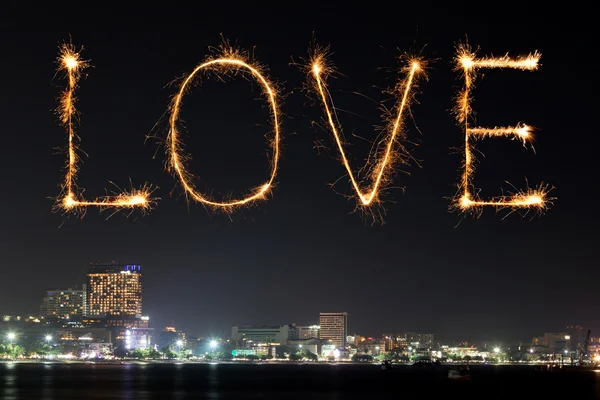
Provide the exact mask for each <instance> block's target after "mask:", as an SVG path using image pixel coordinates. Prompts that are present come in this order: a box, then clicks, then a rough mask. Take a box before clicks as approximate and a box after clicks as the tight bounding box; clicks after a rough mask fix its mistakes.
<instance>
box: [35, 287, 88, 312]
mask: <svg viewBox="0 0 600 400" xmlns="http://www.w3.org/2000/svg"><path fill="white" fill-rule="evenodd" d="M40 311H41V316H42V317H44V318H46V319H69V318H73V317H76V318H79V317H81V316H84V315H86V313H87V304H86V287H85V285H83V287H82V289H79V290H77V289H71V288H69V289H65V290H49V291H47V292H46V296H45V297H44V300H43V301H42V305H41V307H40Z"/></svg>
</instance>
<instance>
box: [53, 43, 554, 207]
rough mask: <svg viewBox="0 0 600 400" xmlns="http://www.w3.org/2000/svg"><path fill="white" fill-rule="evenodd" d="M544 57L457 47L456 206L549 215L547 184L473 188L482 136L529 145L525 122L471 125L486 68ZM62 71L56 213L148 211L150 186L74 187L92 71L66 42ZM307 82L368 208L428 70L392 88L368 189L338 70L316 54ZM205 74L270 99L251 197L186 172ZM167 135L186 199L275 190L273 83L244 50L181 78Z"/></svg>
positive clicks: (401, 151) (394, 158) (171, 163)
mask: <svg viewBox="0 0 600 400" xmlns="http://www.w3.org/2000/svg"><path fill="white" fill-rule="evenodd" d="M539 59H540V54H538V53H537V52H536V53H533V54H531V55H528V56H525V57H519V58H509V57H508V56H503V57H498V58H495V57H486V58H477V57H476V54H475V53H474V52H473V51H472V50H471V49H470V48H469V47H468V46H466V45H460V46H458V48H457V55H456V64H457V70H458V71H460V72H461V73H462V74H463V78H464V87H463V89H462V91H461V92H460V93H459V95H458V96H457V103H456V105H455V110H454V111H455V114H456V117H457V121H458V123H459V125H460V126H461V127H462V128H463V129H464V134H465V142H464V154H465V159H464V164H463V169H462V173H461V179H460V182H459V185H458V187H459V191H458V193H457V194H456V195H455V197H454V198H453V200H452V204H451V209H456V210H460V211H461V212H467V211H469V212H473V214H475V215H477V214H479V213H480V212H481V210H482V209H483V207H485V206H492V207H496V208H510V209H511V210H516V209H536V210H544V209H545V208H546V207H547V206H548V203H549V200H550V199H549V198H548V197H547V194H548V190H547V186H545V185H543V184H542V185H540V186H538V187H537V188H535V189H531V188H526V189H525V190H523V191H519V192H517V193H514V194H511V195H509V196H504V195H503V196H498V197H494V198H491V199H487V200H485V199H481V198H479V197H478V196H477V191H476V189H475V188H474V186H473V182H472V177H473V173H474V162H475V158H474V155H473V149H474V145H473V142H475V141H476V140H478V139H482V138H485V137H508V138H517V139H519V140H522V141H523V142H524V143H527V142H528V141H529V140H531V136H532V133H531V131H532V129H531V128H530V127H529V126H527V125H523V124H519V125H516V126H507V127H495V128H486V127H472V126H470V125H469V121H470V120H471V117H472V115H473V110H472V108H471V91H472V89H473V88H474V82H475V80H476V78H477V71H478V70H480V69H484V68H513V69H520V70H524V71H535V70H537V69H538V65H539ZM58 63H59V70H60V71H63V72H65V76H66V78H67V80H68V85H67V87H66V89H65V90H64V91H63V93H62V96H61V97H60V106H59V108H58V111H59V115H60V121H61V123H62V125H63V126H64V127H65V128H66V131H67V137H68V161H67V167H66V174H65V179H64V182H63V184H62V192H61V194H60V196H59V197H58V198H57V203H56V208H58V209H61V210H63V211H66V212H75V213H80V214H81V215H83V214H85V210H86V209H87V208H88V207H100V209H107V208H112V209H114V210H121V209H129V210H131V209H141V210H149V209H150V208H151V207H152V206H153V205H154V204H155V202H156V199H154V198H152V197H151V196H152V189H151V186H150V185H145V186H143V187H141V188H140V189H133V190H131V191H125V192H122V193H117V194H115V195H112V196H104V197H97V198H94V199H92V200H86V199H85V198H84V196H83V191H82V190H80V189H79V188H78V186H77V184H76V178H77V172H78V157H77V150H78V142H79V137H78V136H77V134H76V133H75V116H76V114H77V110H76V108H75V91H76V89H77V87H78V84H79V80H80V78H81V73H82V71H83V70H84V69H85V68H86V67H88V66H89V64H88V62H87V61H84V60H83V59H82V58H81V55H80V52H78V51H77V50H76V49H75V48H74V47H73V46H72V45H70V44H69V45H66V44H65V45H62V46H61V47H60V54H59V57H58ZM309 64H310V66H309V69H308V79H309V81H310V83H311V87H312V89H313V90H314V93H315V94H316V95H317V97H318V98H319V99H320V101H321V102H322V105H323V111H324V116H325V119H326V121H327V125H328V127H329V129H330V131H331V133H332V135H333V139H334V141H335V143H336V146H337V149H338V151H339V153H340V156H341V161H342V164H343V166H344V167H345V169H346V172H347V173H348V177H349V180H350V183H351V184H352V188H353V190H354V192H355V195H356V199H357V204H358V206H359V207H362V208H363V209H368V208H369V207H371V206H373V205H375V204H378V203H379V202H380V198H379V195H380V193H381V192H382V190H384V189H385V188H386V186H387V185H389V184H390V182H391V174H392V172H393V170H394V166H395V165H396V163H398V162H400V161H404V160H406V159H407V158H408V152H407V150H406V149H405V147H404V146H403V141H404V140H405V138H406V137H405V132H404V129H403V118H404V115H405V114H407V112H406V109H407V108H409V106H410V102H411V100H412V98H413V95H414V88H415V87H416V85H417V80H418V78H419V76H420V75H421V73H422V72H423V70H424V68H423V65H424V62H423V61H422V60H419V59H409V60H408V62H407V63H406V66H405V68H404V73H405V77H404V78H403V79H401V80H400V81H399V82H398V84H397V85H396V87H395V88H394V90H393V93H394V95H395V96H396V97H397V102H396V105H395V107H394V108H393V109H392V110H391V111H390V112H389V113H388V114H387V115H386V116H385V118H386V122H387V125H386V130H385V135H383V137H382V139H381V141H380V142H379V143H377V145H376V146H373V148H374V149H375V150H374V152H373V153H372V154H371V155H370V157H369V158H368V160H369V162H368V164H367V165H366V166H364V167H363V168H362V169H361V171H366V177H368V179H369V182H367V183H366V184H365V183H364V182H362V180H361V179H360V178H358V177H357V176H355V174H354V173H353V170H352V167H351V166H350V162H349V157H348V156H347V154H346V151H345V150H344V147H345V146H344V141H343V131H342V127H341V126H340V124H339V122H338V121H337V119H336V113H335V106H334V105H333V102H332V97H331V95H330V93H329V91H328V89H327V77H328V76H329V75H330V74H332V73H333V67H332V66H331V65H330V64H329V63H328V59H327V52H326V51H323V50H317V51H315V52H314V54H313V55H312V58H311V59H310V63H309ZM208 71H213V72H217V73H220V74H223V75H232V74H241V75H243V76H245V77H247V78H249V79H253V80H255V81H256V82H257V83H258V84H259V86H260V87H261V88H262V92H263V95H264V97H265V100H266V101H267V103H268V105H269V109H270V112H271V121H270V122H271V126H272V131H271V133H270V135H269V145H270V147H271V149H272V158H271V169H270V174H269V177H268V179H267V180H266V181H265V182H264V183H262V184H261V185H259V186H257V187H256V188H255V189H253V190H252V191H250V192H249V193H248V194H247V195H245V196H243V197H240V198H238V199H233V200H228V201H219V200H217V199H214V198H211V197H209V196H207V195H206V194H203V193H200V191H198V189H197V188H196V187H195V186H194V183H193V182H194V180H195V179H194V176H193V175H192V174H191V173H190V172H189V170H188V161H189V159H190V156H189V154H185V153H184V152H183V150H182V149H183V143H182V140H181V136H182V135H181V133H182V129H181V127H180V124H179V116H180V114H181V109H182V104H183V98H184V96H185V94H186V93H188V91H189V90H190V89H191V88H192V87H193V85H194V84H195V83H197V78H198V77H200V76H202V75H203V74H205V73H206V72H208ZM169 112H170V114H169V132H168V135H167V140H166V153H167V157H168V169H169V171H170V172H171V173H172V174H173V175H174V177H175V179H176V180H177V181H178V182H179V183H180V184H181V186H182V188H183V190H184V191H185V193H186V195H187V197H188V198H190V199H193V200H194V201H196V202H199V203H202V204H204V205H206V206H209V207H212V208H215V209H223V210H226V211H231V210H233V209H235V208H236V207H240V206H244V205H248V204H251V203H253V202H255V201H258V200H264V199H266V197H267V195H268V194H269V193H270V192H271V190H272V187H273V183H274V181H275V178H276V175H277V170H278V164H279V159H280V142H281V127H280V112H279V104H278V94H277V91H276V89H275V85H274V84H273V83H272V81H271V80H270V79H269V78H268V77H267V75H266V73H265V72H264V71H263V70H262V69H261V68H260V67H259V66H258V65H257V64H256V63H253V62H252V61H251V60H250V58H249V57H248V56H247V55H246V54H245V53H243V52H241V51H239V50H236V49H233V48H230V47H228V46H222V48H221V49H220V53H219V54H218V56H216V57H212V58H208V59H207V60H206V61H204V62H202V63H201V64H199V65H198V66H197V67H196V68H195V69H194V70H193V71H192V72H191V73H190V74H189V75H188V76H187V77H185V79H183V80H182V82H181V84H180V87H179V91H178V92H177V94H176V95H175V97H174V98H173V100H172V103H171V106H170V109H169Z"/></svg>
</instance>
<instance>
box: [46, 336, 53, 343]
mask: <svg viewBox="0 0 600 400" xmlns="http://www.w3.org/2000/svg"><path fill="white" fill-rule="evenodd" d="M51 340H52V335H46V342H48V343H50V341H51Z"/></svg>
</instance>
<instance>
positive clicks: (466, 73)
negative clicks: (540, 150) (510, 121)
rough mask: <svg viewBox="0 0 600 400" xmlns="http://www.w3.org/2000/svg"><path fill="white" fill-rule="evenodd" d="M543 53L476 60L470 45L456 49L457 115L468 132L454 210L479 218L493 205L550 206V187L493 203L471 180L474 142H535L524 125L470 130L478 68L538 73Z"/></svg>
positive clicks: (543, 207)
mask: <svg viewBox="0 0 600 400" xmlns="http://www.w3.org/2000/svg"><path fill="white" fill-rule="evenodd" d="M540 56H541V55H540V54H539V53H537V52H534V53H533V54H530V55H527V56H525V57H518V58H514V59H513V58H509V57H508V55H505V56H503V57H490V58H487V57H485V58H476V55H475V53H474V52H473V51H472V50H471V49H470V48H469V47H468V46H467V45H459V46H458V48H457V56H456V62H457V70H459V71H461V72H462V74H463V77H464V88H463V90H462V92H460V93H459V95H458V96H457V102H456V106H455V110H454V111H455V113H456V117H457V119H458V122H459V124H460V125H461V126H463V127H464V130H465V145H464V148H465V159H464V161H463V163H464V165H463V171H462V176H461V179H460V183H459V185H458V186H459V192H458V194H457V196H456V198H455V199H454V200H453V205H452V206H451V207H452V208H457V209H459V210H461V211H462V212H467V211H469V212H472V213H473V214H475V215H479V214H480V212H481V210H482V208H483V207H484V206H493V207H496V208H497V209H502V208H509V209H511V210H517V209H520V208H527V209H537V210H540V211H541V210H544V209H545V208H547V207H548V205H549V203H550V201H551V199H550V198H548V196H547V195H548V186H547V185H544V184H541V185H539V186H538V187H537V188H535V189H531V188H527V189H526V190H524V191H518V192H516V193H514V194H511V195H508V196H499V197H495V198H492V199H490V200H487V201H485V200H481V199H480V198H479V197H478V196H477V194H476V191H475V190H473V186H472V177H473V172H474V163H475V157H474V155H473V145H472V144H471V141H472V140H473V141H474V140H478V139H483V138H486V137H488V138H492V137H508V138H512V139H517V140H521V141H522V142H523V144H524V145H525V144H527V143H529V142H530V141H531V139H532V128H531V127H530V126H527V125H524V124H518V125H516V126H508V127H494V128H482V127H476V128H471V127H470V126H469V119H470V118H471V117H472V115H473V110H472V108H471V102H472V98H471V90H472V89H473V88H474V86H475V85H474V82H475V79H476V78H477V69H479V68H513V69H520V70H523V71H535V70H537V69H538V66H539V60H540Z"/></svg>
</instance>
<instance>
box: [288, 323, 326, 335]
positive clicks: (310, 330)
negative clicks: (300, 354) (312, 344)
mask: <svg viewBox="0 0 600 400" xmlns="http://www.w3.org/2000/svg"><path fill="white" fill-rule="evenodd" d="M320 329H321V327H320V326H319V325H296V324H291V325H290V327H289V336H288V339H318V338H319V330H320Z"/></svg>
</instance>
